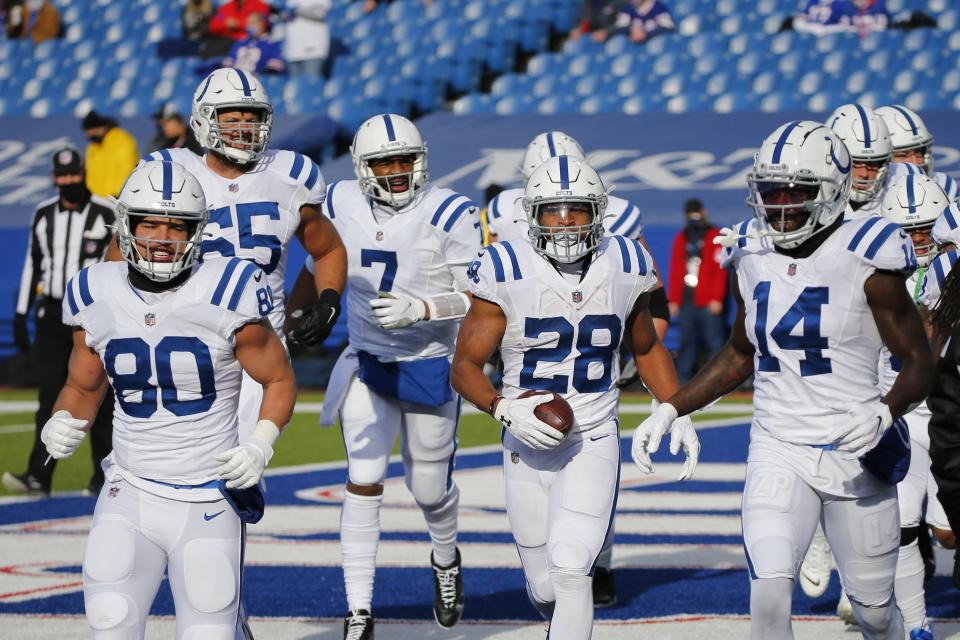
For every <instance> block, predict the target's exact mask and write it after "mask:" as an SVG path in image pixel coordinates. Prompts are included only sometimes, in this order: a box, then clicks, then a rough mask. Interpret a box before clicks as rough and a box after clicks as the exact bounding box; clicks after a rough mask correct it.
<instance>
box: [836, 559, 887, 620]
mask: <svg viewBox="0 0 960 640" xmlns="http://www.w3.org/2000/svg"><path fill="white" fill-rule="evenodd" d="M895 561H896V559H894V563H893V564H892V565H890V564H887V563H883V564H881V563H868V562H863V561H860V562H850V563H848V565H847V571H846V575H845V577H844V580H843V587H844V589H845V590H846V592H847V597H849V598H850V602H853V603H856V604H859V605H861V606H863V607H867V608H882V607H885V606H887V605H888V604H890V603H891V602H892V601H893V590H894V573H893V571H892V570H891V569H892V568H893V567H895V566H896V564H895Z"/></svg>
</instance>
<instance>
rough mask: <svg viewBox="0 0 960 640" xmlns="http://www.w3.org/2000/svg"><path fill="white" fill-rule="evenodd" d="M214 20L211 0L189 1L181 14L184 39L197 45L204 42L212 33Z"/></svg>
mask: <svg viewBox="0 0 960 640" xmlns="http://www.w3.org/2000/svg"><path fill="white" fill-rule="evenodd" d="M212 19H213V5H212V4H211V3H210V0H187V3H186V4H185V5H183V11H181V12H180V24H181V25H183V37H184V39H186V40H190V41H192V42H197V43H199V42H201V41H202V40H204V39H205V38H206V37H207V35H209V33H210V21H211V20H212Z"/></svg>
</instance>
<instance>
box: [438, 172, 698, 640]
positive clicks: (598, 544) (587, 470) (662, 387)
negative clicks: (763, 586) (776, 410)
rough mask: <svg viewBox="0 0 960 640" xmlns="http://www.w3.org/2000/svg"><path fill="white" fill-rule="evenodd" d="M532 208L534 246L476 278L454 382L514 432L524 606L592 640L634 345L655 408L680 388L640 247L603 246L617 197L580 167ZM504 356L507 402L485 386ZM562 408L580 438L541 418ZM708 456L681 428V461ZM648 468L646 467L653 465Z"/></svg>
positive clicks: (512, 464)
mask: <svg viewBox="0 0 960 640" xmlns="http://www.w3.org/2000/svg"><path fill="white" fill-rule="evenodd" d="M524 194H525V195H524V198H523V207H524V209H525V210H526V212H527V216H528V223H529V225H530V229H531V241H527V240H523V241H502V242H497V243H494V244H492V245H490V246H489V247H487V248H486V249H485V250H484V251H481V253H480V256H479V258H478V259H477V260H476V261H474V262H473V264H471V266H470V270H469V275H470V280H471V284H470V291H471V292H472V293H473V304H472V305H471V307H470V311H469V312H468V314H467V317H466V319H465V320H464V324H463V327H462V329H461V331H460V335H459V337H458V339H457V353H456V355H455V356H454V361H453V369H452V371H451V381H452V382H453V385H454V388H455V389H456V390H457V391H458V392H460V394H461V395H463V397H464V398H466V399H467V400H469V401H470V402H472V403H473V404H475V405H476V406H477V407H479V408H481V409H482V410H484V411H486V412H488V413H490V414H491V415H492V416H494V417H495V418H496V419H497V420H499V421H500V423H501V424H502V425H503V428H504V435H503V447H504V454H503V467H504V480H505V485H506V504H507V517H508V519H509V520H510V529H511V531H512V532H513V536H514V539H515V540H516V543H517V549H518V550H519V553H520V559H521V563H522V565H523V571H524V575H525V577H526V587H527V595H528V596H529V598H530V601H531V602H532V603H533V605H534V606H535V607H536V608H537V609H538V610H539V611H540V613H541V614H542V615H543V616H544V618H545V619H547V620H549V621H550V628H549V631H548V633H547V635H548V637H550V638H552V639H554V640H568V639H578V640H583V639H585V638H589V637H590V636H591V632H592V627H593V597H592V593H591V582H592V580H591V574H592V572H593V570H594V566H595V563H596V560H597V556H598V555H599V553H600V550H601V548H602V546H603V544H604V540H605V539H606V538H607V537H608V535H609V532H610V525H611V522H612V518H613V512H614V510H615V507H616V496H617V489H618V484H619V476H620V437H619V421H618V419H617V403H618V399H619V390H618V388H617V386H616V372H617V370H618V366H617V365H618V362H617V361H618V359H619V353H620V345H621V342H622V341H626V342H627V343H628V344H630V345H631V353H632V354H633V356H634V358H635V360H636V362H637V369H638V370H639V372H640V376H641V378H642V379H643V381H644V383H645V384H646V385H647V387H648V388H650V389H651V390H652V392H653V394H654V395H655V397H658V398H662V399H663V398H667V397H669V396H670V395H672V394H673V392H674V391H675V390H676V389H677V388H678V386H679V384H678V382H677V374H676V371H675V370H674V368H673V362H672V361H671V359H670V354H669V353H668V352H667V350H666V348H664V346H663V344H662V343H661V342H660V340H659V338H658V337H657V333H656V330H655V329H654V327H653V321H652V318H651V316H650V313H649V310H648V308H647V306H648V302H649V299H650V293H649V292H650V291H651V290H652V289H653V287H654V286H656V281H657V278H656V274H655V273H654V269H653V262H652V260H651V259H650V254H649V253H647V251H646V250H645V249H644V248H643V247H642V246H641V245H640V243H638V242H637V241H636V240H634V239H630V238H625V237H623V236H604V228H603V214H604V209H605V207H606V200H607V194H606V191H605V189H604V187H603V183H602V181H601V180H600V177H599V175H597V172H596V171H594V170H593V168H591V167H590V166H589V165H587V164H586V163H585V162H584V161H583V160H582V159H578V158H573V157H569V156H557V157H555V158H551V159H549V160H547V162H545V163H543V164H542V165H541V166H540V167H539V168H538V169H537V170H536V171H534V173H533V174H532V175H531V176H530V179H529V180H528V181H527V186H526V189H525V191H524ZM498 347H499V349H500V351H501V354H502V357H503V362H504V378H503V390H502V394H503V395H498V394H497V391H496V390H495V389H494V387H493V385H492V384H491V383H490V381H489V380H488V379H487V378H486V376H484V374H483V365H484V363H485V362H486V361H487V359H488V358H489V357H490V355H491V354H492V353H493V352H494V350H495V349H497V348H498ZM529 390H538V391H546V392H552V393H553V394H556V395H559V396H562V397H563V398H564V399H566V401H567V402H568V403H569V404H570V406H571V407H572V409H573V414H574V425H573V426H572V428H571V430H570V432H569V433H568V434H567V435H566V437H564V436H563V434H561V433H560V432H559V431H557V430H556V429H555V428H554V427H553V426H551V425H548V424H546V423H544V422H542V421H541V420H540V419H539V418H537V417H536V416H535V415H534V409H535V408H536V407H537V406H538V405H539V404H540V403H542V402H544V401H545V400H546V399H547V397H548V396H544V395H534V396H531V397H526V398H522V397H520V396H521V395H522V393H523V392H524V391H529ZM681 446H682V447H683V448H684V450H685V451H686V454H687V461H686V463H685V465H684V468H683V471H682V474H681V479H684V478H687V477H690V476H691V475H692V474H693V471H694V468H695V467H696V463H697V457H698V455H699V449H700V445H699V442H698V441H697V436H696V432H695V431H694V429H693V424H692V423H691V422H690V421H689V419H683V420H678V421H676V422H675V424H674V427H673V439H672V441H671V451H673V453H677V452H678V451H679V448H680V447H681ZM647 462H648V463H649V460H648V461H647Z"/></svg>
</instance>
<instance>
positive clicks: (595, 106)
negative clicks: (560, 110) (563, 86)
mask: <svg viewBox="0 0 960 640" xmlns="http://www.w3.org/2000/svg"><path fill="white" fill-rule="evenodd" d="M620 102H621V100H620V99H619V98H618V97H617V96H615V95H611V94H608V93H605V94H602V95H597V96H590V97H588V98H586V99H585V100H583V101H582V102H581V103H580V113H583V114H586V115H592V114H595V113H611V112H615V111H620Z"/></svg>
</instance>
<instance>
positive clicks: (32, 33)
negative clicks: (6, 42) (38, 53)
mask: <svg viewBox="0 0 960 640" xmlns="http://www.w3.org/2000/svg"><path fill="white" fill-rule="evenodd" d="M3 14H4V17H5V18H6V23H7V37H8V38H10V39H19V38H30V39H31V40H33V43H34V44H38V43H40V42H43V41H44V40H50V39H52V38H59V37H61V36H62V35H63V27H62V25H61V24H60V13H59V12H58V11H57V8H56V7H55V6H53V3H52V2H48V1H47V0H4V3H3Z"/></svg>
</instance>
